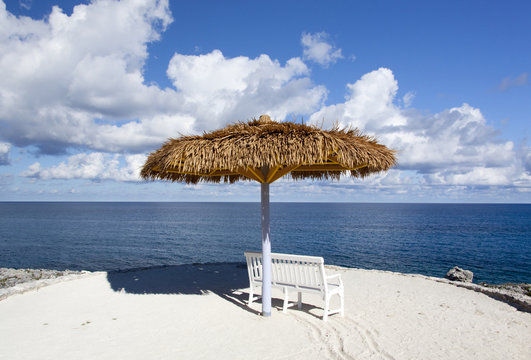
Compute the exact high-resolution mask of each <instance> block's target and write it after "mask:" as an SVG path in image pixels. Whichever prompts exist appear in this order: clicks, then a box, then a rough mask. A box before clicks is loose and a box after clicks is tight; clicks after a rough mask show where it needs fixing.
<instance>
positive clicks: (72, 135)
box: [0, 0, 531, 203]
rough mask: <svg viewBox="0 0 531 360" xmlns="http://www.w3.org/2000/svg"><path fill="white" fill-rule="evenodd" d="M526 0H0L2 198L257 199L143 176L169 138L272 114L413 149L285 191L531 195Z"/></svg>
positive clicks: (399, 196) (435, 196)
mask: <svg viewBox="0 0 531 360" xmlns="http://www.w3.org/2000/svg"><path fill="white" fill-rule="evenodd" d="M530 13H531V4H530V3H529V2H527V1H504V2H494V1H493V2H489V1H445V2H435V1H329V2H324V1H305V2H302V1H282V2H280V1H268V2H258V1H226V2H220V1H194V2H184V1H183V2H181V1H171V2H168V1H163V0H143V1H140V0H123V1H114V0H99V1H59V0H56V1H48V0H39V1H37V0H33V1H32V0H9V1H2V0H0V201H19V200H21V201H106V200H107V201H259V186H258V184H254V183H250V182H249V183H247V182H243V183H238V184H234V185H207V184H200V185H197V186H186V185H183V184H167V183H146V182H142V181H140V180H139V179H138V170H139V167H140V166H141V165H142V163H143V161H144V160H145V156H146V154H148V153H149V152H151V151H153V150H155V149H156V148H158V146H160V144H162V143H163V142H164V141H165V140H166V139H167V138H168V137H175V136H178V134H179V133H184V134H194V133H201V132H202V131H205V130H213V129H216V128H219V127H222V126H224V125H226V124H228V123H231V122H234V121H238V120H248V119H251V118H253V117H258V116H259V115H261V114H263V113H268V114H270V115H271V116H272V117H273V118H275V119H276V120H285V119H293V118H294V117H296V118H297V119H299V120H300V118H301V117H304V119H305V121H308V122H310V123H314V124H319V125H322V126H323V127H325V128H326V127H329V126H331V125H332V124H333V123H335V122H339V124H341V125H343V126H354V127H358V128H360V129H361V130H362V131H363V132H365V133H368V134H371V135H375V136H376V137H377V138H378V139H379V141H380V142H382V143H384V144H386V145H387V146H389V147H391V148H394V149H397V150H398V151H399V155H398V161H399V165H398V166H397V167H396V168H394V169H392V170H391V171H389V172H388V173H385V174H379V175H375V176H371V177H370V178H368V179H365V180H356V179H350V178H344V179H342V180H341V181H339V182H335V183H332V182H327V181H314V182H312V181H300V182H295V181H292V180H289V179H282V180H280V181H278V182H277V183H275V184H274V185H273V186H272V190H271V198H272V201H348V202H358V201H360V202H368V201H378V202H525V203H529V202H530V201H531V151H530V148H529V139H528V138H529V124H530V123H531V121H530V117H531V80H530V79H529V73H530V72H531V47H530V46H529V39H530V38H531V26H529V14H530Z"/></svg>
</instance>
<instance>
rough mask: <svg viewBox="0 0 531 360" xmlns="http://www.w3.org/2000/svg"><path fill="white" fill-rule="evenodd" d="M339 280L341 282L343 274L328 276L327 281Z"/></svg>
mask: <svg viewBox="0 0 531 360" xmlns="http://www.w3.org/2000/svg"><path fill="white" fill-rule="evenodd" d="M332 279H338V280H339V282H341V274H334V275H327V276H326V280H332Z"/></svg>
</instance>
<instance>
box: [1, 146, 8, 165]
mask: <svg viewBox="0 0 531 360" xmlns="http://www.w3.org/2000/svg"><path fill="white" fill-rule="evenodd" d="M10 149H11V144H8V143H3V142H0V165H8V164H9V150H10Z"/></svg>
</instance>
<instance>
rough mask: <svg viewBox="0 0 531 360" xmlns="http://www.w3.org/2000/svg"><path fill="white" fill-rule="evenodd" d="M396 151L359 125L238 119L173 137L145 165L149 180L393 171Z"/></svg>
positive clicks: (319, 176) (327, 175)
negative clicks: (199, 132) (320, 125)
mask: <svg viewBox="0 0 531 360" xmlns="http://www.w3.org/2000/svg"><path fill="white" fill-rule="evenodd" d="M395 162H396V159H395V151H394V150H390V149H388V148H387V147H385V146H384V145H381V144H378V143H377V142H376V140H375V139H373V138H372V137H369V136H366V135H362V134H361V133H360V131H359V130H357V129H339V128H333V129H331V130H322V129H320V128H318V127H315V126H309V125H305V124H296V123H293V122H276V121H271V119H270V118H269V116H267V115H262V116H260V119H259V120H256V119H253V120H251V121H249V122H238V123H235V124H232V125H228V126H226V127H225V128H223V129H220V130H216V131H212V132H208V133H204V134H203V135H202V136H182V137H179V138H176V139H169V140H168V141H167V142H166V143H165V144H163V145H162V147H161V148H160V149H158V150H157V151H155V152H153V153H151V154H150V155H149V157H148V159H147V160H146V163H145V164H144V167H143V169H142V171H141V176H142V178H144V179H151V180H155V179H163V180H170V181H181V182H186V183H192V184H195V183H198V182H200V181H205V182H220V181H224V182H230V183H232V182H235V181H238V180H255V181H258V182H267V183H272V182H274V181H275V180H277V179H279V178H280V177H282V176H284V175H287V174H290V175H291V177H292V178H293V179H303V178H312V179H323V178H325V179H328V178H331V179H339V177H340V175H351V176H354V177H363V176H366V175H368V174H370V173H375V172H380V171H385V170H388V169H389V168H390V167H392V166H393V165H394V164H395Z"/></svg>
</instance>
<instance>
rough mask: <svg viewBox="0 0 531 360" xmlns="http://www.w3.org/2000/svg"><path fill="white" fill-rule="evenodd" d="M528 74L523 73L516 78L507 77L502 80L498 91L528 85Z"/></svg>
mask: <svg viewBox="0 0 531 360" xmlns="http://www.w3.org/2000/svg"><path fill="white" fill-rule="evenodd" d="M527 78H528V73H526V72H524V73H521V74H520V75H518V76H516V77H511V76H507V77H505V78H503V80H502V81H501V83H500V85H499V86H498V88H499V89H500V91H507V90H509V89H511V88H513V87H518V86H524V85H527V84H528V80H527Z"/></svg>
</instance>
